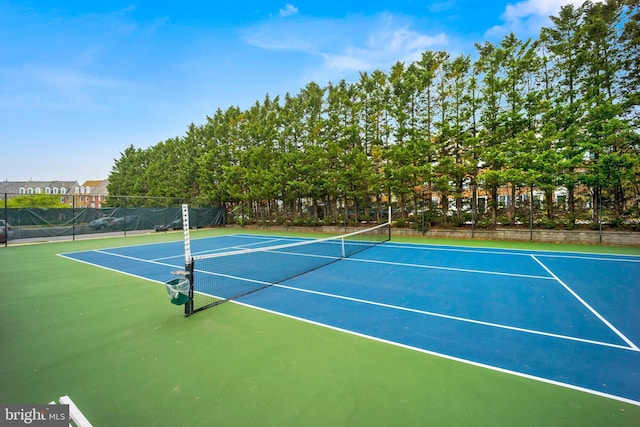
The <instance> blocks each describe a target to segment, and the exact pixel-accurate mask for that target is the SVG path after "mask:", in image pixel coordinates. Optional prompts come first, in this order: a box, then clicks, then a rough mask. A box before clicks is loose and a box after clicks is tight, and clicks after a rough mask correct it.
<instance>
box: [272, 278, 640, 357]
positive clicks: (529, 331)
mask: <svg viewBox="0 0 640 427" xmlns="http://www.w3.org/2000/svg"><path fill="white" fill-rule="evenodd" d="M273 286H275V287H278V288H283V289H289V290H292V291H298V292H305V293H309V294H315V295H321V296H326V297H330V298H337V299H342V300H346V301H353V302H357V303H361V304H367V305H374V306H378V307H384V308H391V309H393V310H400V311H406V312H410V313H417V314H423V315H426V316H432V317H439V318H443V319H449V320H455V321H458V322H465V323H473V324H476V325H482V326H490V327H493V328H498V329H506V330H510V331H516V332H523V333H527V334H533V335H541V336H546V337H552V338H559V339H563V340H568V341H577V342H582V343H587V344H595V345H600V346H603V347H613V348H619V349H622V350H633V349H632V348H629V347H627V346H623V345H618V344H611V343H606V342H601V341H594V340H588V339H584V338H577V337H571V336H568V335H560V334H554V333H551V332H542V331H536V330H533V329H526V328H518V327H515V326H508V325H502V324H500V323H492V322H484V321H482V320H474V319H469V318H466V317H458V316H451V315H448V314H442V313H435V312H433V311H425V310H418V309H415V308H408V307H401V306H398V305H392V304H385V303H381V302H376V301H370V300H364V299H360V298H352V297H347V296H343V295H336V294H330V293H326V292H320V291H313V290H309V289H303V288H297V287H293V286H287V285H282V284H275V285H273ZM635 350H637V348H636V349H635Z"/></svg>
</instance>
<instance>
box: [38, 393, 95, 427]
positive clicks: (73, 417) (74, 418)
mask: <svg viewBox="0 0 640 427" xmlns="http://www.w3.org/2000/svg"><path fill="white" fill-rule="evenodd" d="M58 401H59V402H60V404H62V405H69V418H70V420H69V421H70V422H69V427H93V426H92V425H91V423H90V422H89V420H88V419H87V417H85V416H84V414H83V413H82V411H80V409H78V407H77V406H76V404H75V403H73V400H71V398H70V397H69V396H61V397H60V399H59V400H58ZM56 404H57V402H56V401H55V400H54V401H52V402H49V405H56Z"/></svg>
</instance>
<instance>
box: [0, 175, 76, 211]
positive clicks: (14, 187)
mask: <svg viewBox="0 0 640 427" xmlns="http://www.w3.org/2000/svg"><path fill="white" fill-rule="evenodd" d="M78 188H79V185H78V181H32V180H29V181H3V182H0V195H1V196H2V198H4V197H6V198H11V197H16V196H23V195H32V194H36V195H37V194H42V195H52V196H58V197H59V198H60V204H62V205H65V206H72V205H73V196H74V195H75V194H76V193H77V192H78Z"/></svg>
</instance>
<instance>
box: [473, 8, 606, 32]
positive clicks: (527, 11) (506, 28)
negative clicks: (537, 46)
mask: <svg viewBox="0 0 640 427" xmlns="http://www.w3.org/2000/svg"><path fill="white" fill-rule="evenodd" d="M596 1H599V0H596ZM582 3H584V0H524V1H520V2H517V3H515V4H511V3H509V4H507V6H506V8H505V10H504V13H503V14H502V16H501V19H502V20H503V21H504V24H502V25H496V26H494V27H492V28H490V29H489V30H488V31H487V32H486V34H485V35H486V36H487V37H488V38H495V37H501V36H503V35H505V34H508V33H510V32H513V33H515V34H516V35H517V36H519V37H521V38H525V37H537V36H538V34H539V33H540V29H541V28H542V27H546V26H550V25H551V20H550V19H549V17H550V16H554V15H557V14H558V13H559V12H560V8H561V7H562V6H565V5H568V4H573V5H574V6H579V5H581V4H582Z"/></svg>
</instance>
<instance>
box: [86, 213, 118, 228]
mask: <svg viewBox="0 0 640 427" xmlns="http://www.w3.org/2000/svg"><path fill="white" fill-rule="evenodd" d="M117 220H118V218H115V217H112V216H104V217H102V218H98V219H94V220H93V221H91V222H90V223H89V227H91V228H95V229H96V230H102V229H103V228H113V226H114V224H115V223H116V221H117Z"/></svg>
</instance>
